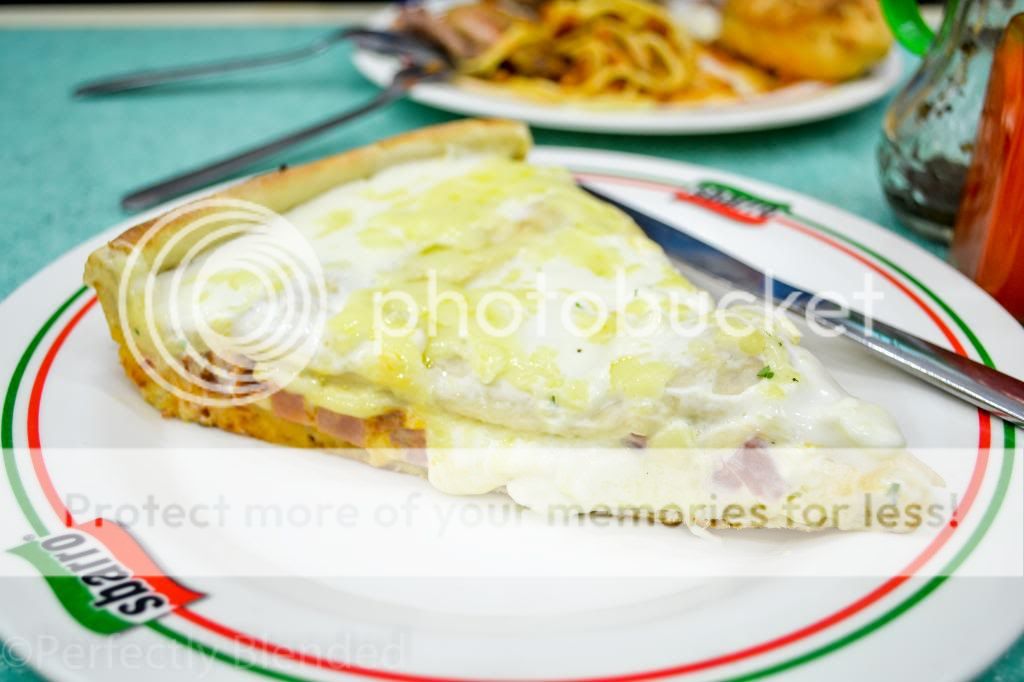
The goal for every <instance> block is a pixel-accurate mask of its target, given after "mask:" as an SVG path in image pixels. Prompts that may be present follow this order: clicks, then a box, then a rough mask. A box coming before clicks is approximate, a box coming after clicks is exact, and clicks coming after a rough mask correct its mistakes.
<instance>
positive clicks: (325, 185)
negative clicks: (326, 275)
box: [84, 119, 531, 471]
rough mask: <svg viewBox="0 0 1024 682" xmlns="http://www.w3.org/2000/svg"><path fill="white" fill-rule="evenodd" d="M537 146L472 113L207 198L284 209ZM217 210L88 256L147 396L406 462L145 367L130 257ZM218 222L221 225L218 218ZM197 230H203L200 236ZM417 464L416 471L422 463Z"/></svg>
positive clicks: (282, 439) (124, 359)
mask: <svg viewBox="0 0 1024 682" xmlns="http://www.w3.org/2000/svg"><path fill="white" fill-rule="evenodd" d="M530 145H531V139H530V134H529V130H528V129H527V128H526V126H525V125H523V124H521V123H517V122H513V121H502V120H473V119H471V120H464V121H456V122H453V123H447V124H442V125H438V126H432V127H428V128H423V129H420V130H416V131H413V132H410V133H405V134H402V135H397V136H395V137H391V138H388V139H385V140H382V141H380V142H376V143H373V144H370V145H367V146H365V147H360V148H358V149H353V150H351V151H347V152H343V153H341V154H337V155H335V156H331V157H327V158H324V159H321V160H319V161H314V162H312V163H308V164H304V165H301V166H296V167H293V168H282V169H279V170H277V171H273V172H270V173H267V174H264V175H260V176H257V177H254V178H252V179H250V180H246V181H244V182H241V183H239V184H237V185H234V186H232V187H230V188H228V189H226V190H224V191H222V192H217V193H215V194H212V195H210V196H207V197H204V198H203V199H210V198H217V199H238V200H242V201H248V202H252V203H255V204H259V205H261V206H264V207H266V208H268V209H270V210H271V211H274V212H278V213H280V212H284V211H288V210H290V209H291V208H293V207H295V206H297V205H299V204H301V203H303V202H305V201H308V200H310V199H312V198H313V197H315V196H317V195H319V194H322V193H323V192H326V191H327V190H329V189H331V188H332V187H337V186H339V185H342V184H345V183H347V182H352V181H355V180H359V179H363V178H367V177H370V176H372V175H374V174H375V173H377V172H379V171H381V170H383V169H385V168H388V167H390V166H394V165H398V164H401V163H405V162H409V161H416V160H420V159H428V158H434V157H438V156H443V155H446V154H449V153H454V154H459V153H494V154H496V155H503V156H507V157H509V158H524V157H525V156H526V154H527V152H528V151H529V149H530ZM216 210H217V209H204V210H201V211H191V212H189V213H188V214H186V215H185V217H183V218H178V219H173V220H167V221H166V222H165V223H164V224H162V225H160V226H159V227H157V224H158V223H159V222H161V220H166V217H167V216H168V215H169V213H164V214H162V215H160V216H158V217H156V218H153V219H152V220H149V221H146V222H143V223H140V224H138V225H135V226H133V227H131V228H129V229H128V230H126V231H125V232H123V233H122V234H120V235H118V236H117V237H115V238H114V239H112V240H111V241H110V242H109V243H108V244H106V245H105V246H103V247H101V248H99V249H97V250H96V251H94V252H93V253H92V254H90V256H89V258H88V260H87V261H86V265H85V275H84V279H85V283H86V284H88V285H89V286H91V287H92V288H93V289H95V290H96V293H97V296H98V298H99V300H100V304H101V306H102V308H103V312H104V315H105V317H106V320H107V324H108V326H109V328H110V333H111V337H112V338H113V340H114V341H115V342H116V343H117V344H118V346H119V355H120V359H121V363H122V365H123V366H124V369H125V372H126V374H127V375H128V377H129V378H130V379H132V381H133V382H134V383H135V384H136V385H137V386H138V387H139V389H140V392H141V393H142V396H143V398H145V400H146V401H147V402H149V403H150V404H151V405H153V406H154V407H156V408H157V409H158V410H160V412H161V413H162V414H163V415H164V416H166V417H177V418H179V419H182V420H184V421H191V422H196V423H200V424H204V425H208V426H214V427H217V428H220V429H222V430H225V431H230V432H233V433H240V434H245V435H249V436H253V437H256V438H260V439H262V440H266V441H270V442H274V443H279V444H283V445H290V446H293V447H324V448H347V449H346V450H345V454H347V455H348V456H351V457H355V458H357V459H361V460H364V461H369V463H371V464H374V465H376V466H384V465H389V466H394V467H397V468H403V465H402V464H401V462H395V461H384V460H382V461H379V462H378V461H371V460H372V459H373V456H372V455H369V454H368V453H366V452H365V451H362V450H357V449H353V448H352V447H351V446H350V444H348V443H346V442H344V441H341V440H339V439H337V438H335V437H332V436H330V435H329V434H325V433H323V432H321V431H320V430H318V429H316V428H315V427H314V426H308V425H303V424H297V423H294V422H291V421H288V420H286V419H283V418H281V417H278V416H277V415H275V414H274V413H273V412H271V411H270V410H268V409H265V408H264V407H261V406H259V405H256V404H253V405H239V406H232V407H227V408H213V407H203V406H202V405H199V404H197V403H191V402H189V401H187V400H182V399H181V398H179V397H177V396H175V395H173V394H172V393H170V392H169V391H167V390H165V389H164V388H162V387H161V386H160V385H158V384H157V383H156V382H155V381H153V380H152V378H151V377H150V376H149V375H148V374H147V372H146V371H144V370H143V369H142V367H141V366H139V364H138V362H137V361H136V359H135V357H134V356H133V354H132V353H131V352H130V351H129V350H128V347H127V345H126V342H125V339H124V337H123V335H122V333H121V329H122V324H121V319H120V313H119V309H118V289H119V287H120V283H121V279H122V276H123V275H124V272H125V269H126V267H127V266H128V261H129V258H130V257H131V255H132V254H133V253H135V255H136V256H138V257H139V260H140V261H141V262H140V263H139V264H138V266H141V267H140V268H138V269H140V270H141V271H147V270H148V269H151V266H152V263H151V260H152V258H153V256H154V255H155V254H157V253H159V251H160V250H161V249H162V248H163V245H164V244H166V242H167V240H168V239H170V238H172V237H173V236H174V235H175V234H176V233H178V231H180V230H182V229H184V228H186V227H188V226H189V225H190V224H191V223H192V221H194V220H195V219H197V218H198V217H200V216H205V215H208V214H209V213H211V212H213V211H216ZM211 225H212V226H213V227H214V228H215V227H216V224H215V223H211ZM192 232H195V233H196V234H195V235H193V234H192ZM192 232H190V233H189V239H188V240H187V241H186V240H182V242H181V244H179V245H178V246H176V247H175V249H174V250H173V253H172V255H171V257H169V258H165V259H164V261H163V263H162V269H167V268H171V267H174V265H176V263H177V262H178V261H180V258H181V255H182V254H184V253H185V251H186V250H187V249H188V248H189V247H190V246H191V245H192V244H194V243H195V242H196V241H197V240H198V239H199V238H201V236H202V234H205V232H202V231H199V230H193V231H192ZM143 240H145V241H144V242H143ZM165 255H166V254H165ZM137 341H138V346H139V347H140V348H142V349H143V351H144V352H145V350H146V349H147V344H146V343H145V340H144V339H138V340H137ZM147 358H148V354H147ZM152 364H153V368H154V369H155V370H156V372H157V373H158V374H159V375H160V376H161V377H162V378H163V379H165V380H167V381H168V382H170V383H172V384H173V385H175V386H177V387H178V388H180V389H182V390H183V391H185V392H188V393H191V394H195V395H199V391H198V389H196V388H195V387H192V386H187V385H184V384H183V383H181V382H179V381H178V377H177V376H176V374H175V373H174V372H173V371H172V370H171V369H170V368H165V367H160V366H157V364H156V363H155V362H153V363H152ZM412 470H413V471H415V468H412Z"/></svg>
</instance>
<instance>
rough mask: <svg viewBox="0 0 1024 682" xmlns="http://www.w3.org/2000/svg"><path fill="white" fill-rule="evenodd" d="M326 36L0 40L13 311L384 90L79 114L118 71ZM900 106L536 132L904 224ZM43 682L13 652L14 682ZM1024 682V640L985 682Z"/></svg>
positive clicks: (94, 33)
mask: <svg viewBox="0 0 1024 682" xmlns="http://www.w3.org/2000/svg"><path fill="white" fill-rule="evenodd" d="M324 31H325V28H323V27H320V28H317V27H288V28H277V27H275V28H259V29H256V28H253V29H250V28H231V29H226V28H217V29H194V28H192V29H165V28H160V29H130V30H126V29H116V30H93V29H89V30H86V29H76V30H10V31H4V30H0V169H2V178H3V181H2V182H0V229H2V235H3V246H4V249H5V252H6V256H5V258H4V259H3V266H2V269H0V297H6V296H7V295H9V294H10V293H11V292H12V291H13V290H14V289H15V288H16V287H17V286H18V284H20V283H21V282H23V281H24V280H25V279H27V278H28V277H29V276H31V275H32V274H33V273H34V272H36V271H37V270H39V269H40V268H42V267H43V266H44V265H46V264H47V263H49V262H50V261H51V260H53V259H54V258H56V257H57V256H59V255H60V254H61V253H63V252H64V251H66V250H68V249H69V248H70V247H72V246H74V245H75V244H78V243H79V242H81V241H83V240H85V239H87V238H89V237H90V236H92V235H94V234H96V233H97V232H99V231H101V230H103V229H105V228H107V227H109V226H111V225H113V224H115V223H117V222H120V221H122V220H124V219H126V218H127V217H128V216H127V215H126V214H125V213H124V212H122V211H121V209H120V208H119V206H118V198H119V197H120V196H121V195H122V194H124V193H125V191H126V190H129V189H132V188H135V187H136V186H138V185H141V184H144V183H147V182H149V181H152V180H155V179H159V178H162V177H164V176H166V175H168V174H172V173H174V172H177V171H180V170H182V169H183V168H187V167H190V166H192V165H194V164H196V163H199V162H202V161H206V160H209V159H214V158H217V157H219V156H221V155H224V154H227V153H229V152H232V151H234V150H236V149H238V148H240V147H243V146H246V145H250V144H252V143H254V142H256V141H260V140H262V139H264V138H268V137H271V136H273V135H275V134H277V133H280V132H283V131H287V130H289V129H292V128H296V127H299V126H302V125H304V124H307V123H311V122H314V121H317V120H319V119H321V118H325V117H327V116H328V115H330V114H332V113H334V112H336V111H341V110H344V109H346V108H348V107H351V106H353V105H354V104H356V103H359V102H362V101H365V100H366V99H368V98H369V97H370V96H371V95H372V94H373V92H374V88H373V87H372V86H371V85H370V84H368V83H367V82H366V81H365V80H363V78H362V77H361V76H360V75H359V74H358V73H356V71H355V70H354V69H353V68H352V67H351V65H350V62H349V53H348V49H347V48H346V47H339V48H337V49H335V50H333V51H331V52H329V53H328V54H326V55H324V56H321V57H319V58H317V59H315V60H313V61H310V62H306V63H303V64H299V65H295V66H291V67H282V68H276V69H269V70H264V71H260V72H254V73H249V74H245V75H235V76H231V77H227V78H221V79H218V80H215V81H214V80H210V81H205V82H198V83H193V84H188V85H179V86H175V87H166V88H163V89H159V90H152V91H148V92H140V93H135V94H131V95H127V96H122V97H116V98H108V99H95V100H83V101H76V100H74V99H72V98H71V95H70V92H71V89H72V86H73V85H75V84H76V83H78V82H80V81H83V80H86V79H89V78H93V77H96V76H100V75H105V74H109V73H115V72H121V71H126V70H134V69H140V68H146V67H156V66H162V65H167V64H176V63H181V62H188V61H202V60H204V59H216V58H222V57H228V56H236V55H239V54H246V53H255V52H259V51H263V50H276V49H284V48H288V47H293V46H296V45H301V44H304V43H305V42H307V41H309V40H310V39H312V38H314V37H315V36H318V35H321V34H322V33H323V32H324ZM884 108H885V104H884V103H879V104H876V105H874V106H870V107H868V108H866V109H863V110H861V111H857V112H854V113H850V114H847V115H844V116H841V117H838V118H835V119H833V120H830V121H824V122H820V123H813V124H809V125H804V126H800V127H796V128H789V129H785V130H778V131H773V132H765V133H737V134H730V135H721V136H707V137H683V136H658V137H623V136H613V135H596V134H584V133H568V132H553V131H545V130H536V131H534V132H535V136H536V139H537V142H538V143H539V144H552V145H566V146H581V147H598V148H603V149H614V150H619V151H628V152H635V153H640V154H651V155H655V156H662V157H667V158H671V159H677V160H682V161H687V162H691V163H698V164H704V165H707V166H712V167H715V168H719V169H723V170H727V171H732V172H735V173H741V174H744V175H747V176H750V177H754V178H757V179H760V180H765V181H768V182H772V183H775V184H778V185H781V186H784V187H787V188H790V189H793V190H797V191H799V192H803V193H805V194H808V195H810V196H813V197H817V198H818V199H821V200H823V201H826V202H829V203H832V204H835V205H837V206H840V207H842V208H844V209H846V210H848V211H851V212H852V213H856V214H858V215H860V216H862V217H864V218H867V219H869V220H872V221H874V222H876V223H879V224H881V225H883V226H885V227H887V228H889V229H891V230H893V231H895V232H897V233H900V234H902V235H904V236H907V237H908V238H910V239H912V240H913V241H915V242H917V243H918V244H920V245H921V246H923V247H924V248H926V249H928V250H929V251H931V252H933V253H936V254H938V255H940V256H941V255H944V249H942V248H941V247H939V246H937V245H934V244H929V243H927V242H924V241H923V240H920V239H917V238H915V237H914V236H912V235H911V234H910V233H909V232H908V231H907V230H906V229H904V228H902V227H901V226H899V225H898V224H897V223H896V221H895V219H894V218H893V216H892V214H891V213H890V211H889V209H888V207H887V206H886V204H885V201H884V199H883V197H882V193H881V190H880V188H879V185H878V179H877V174H876V170H875V144H876V142H877V140H878V129H879V125H880V122H881V118H882V114H883V111H884ZM452 118H454V117H453V116H452V115H450V114H446V113H443V112H440V111H435V110H433V109H429V108H426V107H423V106H420V105H418V104H414V103H412V102H399V103H396V104H394V105H392V106H390V107H389V108H387V109H385V110H383V111H380V112H377V113H375V114H372V115H371V116H370V117H368V118H366V119H363V120H362V121H359V122H356V123H354V124H351V125H349V126H347V127H343V128H340V129H338V130H335V131H333V132H331V133H329V134H327V135H324V136H323V137H321V138H319V139H317V140H315V141H312V142H309V143H307V144H305V145H303V146H301V147H299V148H296V149H294V150H292V151H289V152H287V153H284V154H281V155H279V156H278V157H275V158H273V159H268V160H267V161H266V162H265V163H264V164H262V166H261V167H263V168H270V167H273V166H276V165H278V164H280V163H282V162H285V161H287V162H288V163H299V162H302V161H305V160H309V159H314V158H317V157H320V156H324V155H326V154H331V153H335V152H338V151H340V150H343V149H346V148H349V147H354V146H358V145H362V144H365V143H367V142H371V141H373V140H376V139H379V138H382V137H386V136H388V135H392V134H394V133H398V132H401V131H404V130H409V129H411V128H416V127H419V126H423V125H429V124H432V123H439V122H442V121H447V120H450V119H452ZM36 679H38V678H37V677H36V676H35V675H34V674H33V673H32V672H31V670H30V669H28V668H27V667H25V666H24V663H23V662H22V661H20V660H18V659H16V658H13V657H11V656H10V654H9V652H8V651H7V650H6V649H3V648H2V646H0V682H6V681H9V680H36ZM979 679H982V680H986V681H993V682H994V681H998V682H1024V638H1022V639H1020V640H1018V641H1017V643H1016V644H1015V646H1014V647H1013V648H1012V649H1011V650H1010V651H1009V652H1007V653H1006V654H1005V655H1004V656H1003V657H1002V658H1001V659H1000V660H999V661H998V662H996V663H995V664H994V665H993V666H992V667H991V668H990V669H989V670H987V671H986V672H985V673H983V675H982V676H981V677H980V678H979Z"/></svg>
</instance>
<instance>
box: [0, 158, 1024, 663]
mask: <svg viewBox="0 0 1024 682" xmlns="http://www.w3.org/2000/svg"><path fill="white" fill-rule="evenodd" d="M574 170H577V171H580V172H584V173H585V172H587V169H585V168H582V167H575V168H574ZM593 170H594V172H597V173H602V174H607V170H604V169H593ZM616 175H620V176H626V177H632V178H635V179H639V180H646V179H650V180H651V181H653V182H657V183H659V184H666V185H670V186H677V187H679V188H680V189H683V188H685V185H679V184H676V183H671V182H666V181H665V180H664V179H661V178H658V177H655V176H648V175H645V174H642V173H628V174H627V173H625V172H623V171H621V170H618V171H616ZM786 213H787V214H788V215H789V216H791V217H792V218H794V219H796V220H798V221H800V222H802V223H804V224H805V225H808V226H810V227H813V228H814V229H817V230H819V231H821V232H824V233H826V234H828V235H829V236H832V237H835V238H836V239H839V240H840V241H843V242H845V243H847V244H849V245H850V246H853V247H855V248H857V249H858V250H860V251H862V252H864V253H866V254H868V255H869V256H871V257H872V258H874V259H875V260H877V261H878V262H880V263H883V264H885V265H886V266H887V267H889V268H890V269H892V270H893V271H895V272H897V273H899V274H900V275H901V276H902V277H904V278H905V279H906V280H908V281H909V282H911V283H912V284H914V286H916V287H917V288H918V289H920V290H921V291H922V292H923V293H924V294H925V295H927V296H928V297H929V298H930V299H931V300H932V301H934V302H935V303H936V304H937V305H938V306H939V307H940V308H941V309H942V310H943V311H944V312H945V313H946V314H947V315H948V316H949V317H950V319H952V320H953V322H954V323H955V324H956V326H957V327H958V328H959V329H960V330H961V331H962V332H963V333H964V335H965V336H966V337H967V338H968V340H969V341H970V342H971V346H972V347H973V348H974V349H975V351H976V352H977V353H978V356H979V357H980V359H981V360H982V362H984V363H985V364H986V365H988V366H989V367H995V365H994V364H993V362H992V359H991V357H990V356H989V354H988V352H987V351H986V349H985V347H984V346H983V345H982V343H981V341H980V340H979V339H978V337H977V336H976V335H975V333H974V331H973V330H972V329H971V328H970V327H969V326H968V325H967V324H966V323H965V322H964V321H963V319H962V318H961V317H960V316H959V315H958V314H957V313H956V312H955V311H954V310H953V309H952V308H951V307H950V306H949V305H948V304H947V303H946V302H945V301H943V300H942V299H941V298H939V296H937V295H936V294H935V292H933V291H932V290H931V289H930V288H928V287H927V286H925V285H924V284H923V283H922V282H921V281H920V280H918V279H917V278H916V277H914V276H913V275H911V274H910V273H908V272H907V271H906V270H904V269H903V268H901V267H900V266H898V265H896V264H895V263H893V262H892V261H891V260H889V259H888V258H886V257H884V256H882V255H881V254H879V253H878V252H877V251H875V250H873V249H871V248H869V247H867V246H865V245H864V244H862V243H860V242H858V241H857V240H854V239H851V238H850V237H847V236H846V235H844V234H843V233H841V232H838V231H836V230H834V229H831V228H829V227H826V226H824V225H822V224H820V223H818V222H817V221H814V220H811V219H809V218H805V217H802V216H800V215H799V214H797V213H794V212H792V211H787V212H786ZM85 291H86V287H81V288H79V289H78V290H77V291H75V292H74V293H73V294H72V295H71V296H70V297H69V298H68V299H67V300H66V301H64V303H62V304H61V305H60V306H59V307H58V308H57V310H55V311H54V313H53V314H52V315H51V316H50V317H49V318H48V319H47V320H46V322H44V323H43V326H42V327H41V328H40V329H39V331H38V332H36V334H35V336H33V337H32V340H31V341H30V342H29V344H28V346H27V347H26V349H25V351H24V353H23V354H22V356H21V358H20V360H19V361H18V364H17V366H16V367H15V370H14V373H13V374H12V376H11V380H10V383H9V384H8V387H7V392H6V394H5V397H4V407H3V413H2V418H0V419H2V422H0V445H2V447H3V457H4V470H5V471H6V473H7V477H8V480H9V482H10V484H11V490H12V492H13V494H14V497H15V500H16V501H17V503H18V506H19V508H20V509H21V511H22V513H23V515H24V516H25V519H26V521H27V522H28V524H29V525H30V526H31V527H32V529H33V530H34V531H35V532H36V533H37V534H39V535H45V534H47V532H48V531H47V529H46V526H45V524H43V522H42V520H41V518H40V517H39V515H38V513H37V512H36V511H35V509H34V508H33V507H32V504H31V502H30V501H29V499H28V495H27V493H26V490H25V487H24V484H23V483H22V480H21V477H20V475H19V473H18V469H17V463H16V462H15V458H14V433H13V423H14V404H15V401H16V400H17V394H18V390H19V387H20V385H21V381H22V379H23V378H24V374H25V370H26V369H27V367H28V363H29V362H30V361H31V359H32V356H33V354H34V353H35V351H36V350H37V348H38V347H39V345H40V344H41V343H42V340H43V338H45V336H46V334H47V333H48V332H49V330H50V329H51V328H52V327H53V325H54V324H55V323H56V322H57V320H58V319H59V318H60V317H61V316H62V315H63V314H64V313H65V312H66V311H67V309H68V308H70V307H71V305H73V304H74V302H75V301H76V300H78V299H79V298H80V297H81V296H82V294H84V293H85ZM1015 445H1016V438H1015V429H1014V428H1013V426H1011V425H1010V424H1008V423H1006V422H1003V446H1004V450H1003V462H1002V466H1001V467H1000V472H999V481H998V483H997V484H996V489H995V491H994V493H993V495H992V499H991V500H990V502H989V506H988V508H987V509H986V510H985V513H984V515H983V516H982V519H981V521H980V522H979V524H978V527H977V528H975V530H974V532H973V533H972V534H971V536H970V537H969V538H968V540H967V542H966V543H964V545H963V547H961V548H960V549H959V550H958V551H957V553H956V555H955V556H954V557H953V558H952V559H951V560H950V561H949V562H948V563H947V564H946V565H945V566H944V567H943V569H942V571H940V573H941V575H937V576H934V577H933V578H931V579H930V580H929V581H928V582H927V583H925V585H923V586H922V587H921V588H919V589H918V590H917V591H915V592H914V593H913V594H911V595H910V596H909V597H907V598H906V599H904V600H903V601H901V602H900V603H899V604H897V605H896V606H895V607H893V608H891V609H890V610H888V611H886V612H885V613H883V614H882V615H880V616H878V617H877V618H875V619H874V620H872V621H870V622H868V623H866V624H865V625H862V626H861V627H859V628H857V629H856V630H853V631H852V632H849V633H847V634H846V635H843V636H842V637H840V638H838V639H836V640H834V641H832V642H829V643H827V644H824V645H822V646H820V647H818V648H816V649H812V650H810V651H808V652H806V653H803V654H801V655H799V656H795V657H793V658H789V659H787V660H784V661H781V662H779V663H776V664H773V665H771V666H768V667H765V668H761V669H759V670H755V671H752V672H749V673H745V674H743V675H740V676H736V677H732V678H727V679H728V680H729V681H730V682H746V681H747V680H755V679H760V678H763V677H767V676H769V675H774V674H777V673H780V672H783V671H786V670H789V669H792V668H795V667H798V666H801V665H804V664H806V663H809V662H811V661H814V660H816V659H818V658H821V657H823V656H826V655H828V654H831V653H833V652H835V651H838V650H839V649H842V648H844V647H846V646H848V645H850V644H852V643H854V642H856V641H858V640H860V639H862V638H863V637H865V636H867V635H869V634H871V633H872V632H875V631H876V630H878V629H880V628H882V627H884V626H885V625H886V624H888V623H889V622H891V621H893V620H895V619H896V618H898V617H899V616H901V615H903V614H904V613H906V612H907V611H909V610H910V609H911V608H913V607H914V606H915V605H917V604H918V603H920V602H921V601H922V600H924V599H925V598H927V597H928V596H929V595H930V594H931V593H932V592H934V591H935V590H936V589H938V588H939V587H940V586H941V585H942V584H943V583H944V582H945V581H946V579H947V578H948V577H949V576H950V575H952V574H953V573H954V572H955V571H956V570H957V569H958V568H959V567H960V565H961V564H963V562H964V561H965V560H966V559H967V557H968V556H970V554H971V553H972V552H973V551H974V550H975V548H976V547H977V546H978V544H979V543H980V542H981V540H982V538H984V536H985V534H986V533H987V532H988V530H989V528H991V526H992V523H993V521H994V520H995V517H996V515H997V514H998V512H999V509H1000V508H1001V506H1002V503H1003V500H1004V499H1005V497H1006V492H1007V490H1008V489H1009V484H1010V478H1011V475H1012V473H1013V457H1014V454H1015V453H1014V448H1015ZM146 626H147V627H148V628H149V629H150V630H152V631H153V632H154V633H156V634H158V635H160V636H162V637H165V638H168V639H170V640H172V641H174V642H177V643H178V644H181V645H183V646H187V647H189V648H190V649H192V650H193V651H196V652H198V653H201V654H203V655H205V656H208V657H211V658H214V659H216V660H218V661H220V662H222V663H226V664H229V665H232V666H235V667H238V668H241V669H245V670H249V671H250V672H253V673H257V674H259V675H263V676H265V677H268V678H272V679H277V680H286V681H288V682H308V680H309V679H310V678H304V677H299V676H296V675H291V674H288V673H284V672H280V671H277V670H273V669H271V668H266V667H263V666H260V665H257V664H255V663H250V662H248V661H245V660H243V659H240V658H237V657H235V656H232V655H230V654H227V653H224V652H223V651H220V650H218V649H216V648H214V647H211V646H209V645H206V644H204V643H202V642H199V641H197V640H194V639H192V638H190V637H188V636H187V635H185V634H183V633H181V632H178V631H177V630H174V629H173V628H170V627H167V626H166V625H164V624H163V623H160V622H159V621H151V622H149V623H147V624H146Z"/></svg>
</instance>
